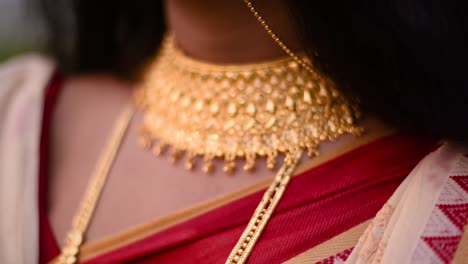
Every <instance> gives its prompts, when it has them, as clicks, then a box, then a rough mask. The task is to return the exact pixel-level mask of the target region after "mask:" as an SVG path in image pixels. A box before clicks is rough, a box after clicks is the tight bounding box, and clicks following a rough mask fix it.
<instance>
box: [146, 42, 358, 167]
mask: <svg viewBox="0 0 468 264" xmlns="http://www.w3.org/2000/svg"><path fill="white" fill-rule="evenodd" d="M137 102H138V105H139V106H140V107H141V109H143V111H144V113H145V116H144V123H143V127H142V134H141V140H142V142H143V144H144V145H145V146H146V147H150V146H153V149H154V152H155V153H156V154H160V153H161V152H162V151H164V149H165V148H166V146H170V147H171V148H172V153H171V157H172V159H173V160H176V159H177V158H179V156H180V155H181V154H182V153H185V155H186V162H185V165H186V168H187V169H191V168H193V167H194V164H195V160H196V158H197V157H201V158H202V159H203V160H204V165H203V170H204V171H205V172H208V171H210V170H211V168H212V166H213V165H212V162H213V159H215V158H220V159H224V160H225V165H224V171H226V172H232V171H233V170H234V168H235V167H236V163H235V162H236V159H245V164H244V166H243V167H244V169H245V170H249V169H253V168H254V166H255V160H256V158H257V157H266V159H267V166H268V168H270V169H274V168H275V162H276V160H277V156H278V155H279V154H283V155H284V156H286V157H291V156H292V155H291V154H293V153H294V152H296V151H297V150H299V149H301V150H307V152H308V153H309V155H310V156H312V155H315V154H317V146H318V145H319V144H320V143H321V142H323V141H327V140H335V139H336V138H338V137H339V136H340V135H343V134H347V133H351V134H358V133H359V132H360V131H361V130H360V128H358V127H357V126H356V125H355V120H356V118H357V117H358V116H359V112H358V111H357V110H356V107H354V106H353V105H352V104H350V103H349V101H347V100H346V99H345V98H344V97H343V96H342V95H341V94H340V93H339V92H338V91H337V90H336V89H335V88H334V87H333V85H332V83H331V82H330V81H328V80H326V79H324V78H322V77H321V76H319V75H318V74H311V72H309V71H307V70H305V69H304V68H303V67H301V66H300V65H299V64H298V63H297V62H296V61H294V60H293V59H291V58H285V59H280V60H275V61H271V62H265V63H258V64H246V65H213V64H208V63H204V62H199V61H195V60H193V59H190V58H188V57H187V56H186V55H184V54H183V52H182V51H181V50H179V49H178V48H177V47H176V45H175V44H174V39H173V37H171V36H168V37H166V39H165V40H164V41H163V44H162V47H161V49H160V51H159V54H158V55H157V57H156V59H155V61H154V63H153V64H152V65H150V67H149V69H148V72H147V74H146V78H145V81H144V82H143V83H142V85H141V87H140V89H139V90H138V93H137ZM156 142H157V143H158V144H155V143H156Z"/></svg>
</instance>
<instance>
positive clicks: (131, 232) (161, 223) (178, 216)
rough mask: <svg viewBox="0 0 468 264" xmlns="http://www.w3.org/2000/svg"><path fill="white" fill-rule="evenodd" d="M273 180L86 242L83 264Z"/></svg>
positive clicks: (344, 149) (342, 150) (330, 156)
mask: <svg viewBox="0 0 468 264" xmlns="http://www.w3.org/2000/svg"><path fill="white" fill-rule="evenodd" d="M392 133H394V131H391V130H386V129H383V130H380V131H376V132H375V133H372V134H369V135H365V136H363V137H361V138H358V139H356V140H354V141H352V142H351V143H349V144H347V145H346V146H344V147H342V148H340V149H338V150H335V151H330V152H328V153H325V154H324V155H321V156H318V157H316V158H314V159H312V160H310V161H309V162H307V163H304V164H303V165H302V166H300V167H299V168H298V169H297V171H296V173H295V174H294V175H295V176H297V175H299V174H301V173H303V172H304V171H307V170H310V169H311V168H313V167H316V166H318V165H320V164H323V163H325V162H327V161H329V160H332V159H334V158H336V157H339V156H341V155H343V154H345V153H347V152H349V151H351V150H353V149H356V148H358V147H360V146H363V145H366V144H368V143H370V142H372V141H374V140H377V139H379V138H383V137H385V136H389V135H390V134H392ZM271 180H272V179H266V180H262V181H260V182H258V183H256V184H254V185H252V186H249V187H247V188H243V189H241V190H238V191H235V192H232V193H229V194H226V195H223V196H221V197H218V198H215V199H212V200H209V201H206V202H202V203H200V204H197V205H194V206H192V207H190V208H186V209H182V210H180V211H177V212H175V213H172V214H169V215H167V216H165V217H162V218H159V219H156V220H154V221H151V222H149V223H146V224H143V225H138V226H136V227H134V228H131V229H128V230H124V231H122V232H119V233H117V234H115V235H112V236H109V237H107V238H103V239H100V240H97V241H92V242H89V243H85V244H84V245H83V246H82V248H81V250H80V261H87V260H90V259H92V258H94V257H96V256H99V255H102V254H106V253H108V252H111V251H113V250H115V249H118V248H120V247H124V246H126V245H129V244H131V243H134V242H136V241H139V240H141V239H144V238H146V237H148V236H151V235H153V234H155V233H158V232H161V231H163V230H165V229H168V228H170V227H173V226H175V225H177V224H180V223H182V222H185V221H188V220H190V219H193V218H195V217H197V216H200V215H202V214H204V213H207V212H209V211H211V210H214V209H216V208H219V207H221V206H224V205H226V204H228V203H231V202H233V201H235V200H238V199H241V198H243V197H246V196H248V195H250V194H253V193H255V192H258V191H261V190H263V189H265V188H267V187H268V185H269V184H270V183H271Z"/></svg>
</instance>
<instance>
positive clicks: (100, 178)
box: [53, 105, 135, 264]
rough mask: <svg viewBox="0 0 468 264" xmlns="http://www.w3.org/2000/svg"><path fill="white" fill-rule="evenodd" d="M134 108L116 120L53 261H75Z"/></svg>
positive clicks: (62, 263) (60, 262)
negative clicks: (60, 249) (61, 246)
mask: <svg viewBox="0 0 468 264" xmlns="http://www.w3.org/2000/svg"><path fill="white" fill-rule="evenodd" d="M134 109H135V108H134V106H133V105H129V106H128V107H126V108H125V110H124V111H123V112H122V114H121V115H120V117H119V119H118V120H117V122H116V125H115V129H114V132H113V134H112V136H111V137H110V140H109V143H108V145H107V147H106V149H105V150H104V152H103V153H102V156H101V158H100V160H99V162H98V163H97V166H96V168H95V171H94V174H93V176H92V177H91V181H90V182H89V183H88V188H87V189H86V193H85V195H84V197H83V200H82V202H81V204H80V207H79V208H78V210H77V213H76V215H75V217H74V218H73V223H72V228H71V230H70V231H69V232H68V233H67V237H66V239H65V245H64V247H63V248H62V251H61V253H60V256H59V257H58V258H57V259H56V260H55V261H53V263H57V264H72V263H76V261H77V258H78V254H79V249H80V247H81V244H82V243H83V241H84V235H85V233H86V230H87V229H88V226H89V223H90V220H91V217H92V215H93V213H94V211H95V209H96V205H97V203H98V200H99V197H100V195H101V193H102V188H103V187H104V184H105V182H106V179H107V176H108V174H109V171H110V169H111V167H112V164H113V163H114V160H115V158H116V156H117V153H118V151H119V148H120V145H121V143H122V141H123V138H124V136H125V133H126V131H127V129H128V126H129V124H130V120H131V119H132V116H133V113H134V112H135V110H134Z"/></svg>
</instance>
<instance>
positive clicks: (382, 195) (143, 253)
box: [39, 76, 434, 264]
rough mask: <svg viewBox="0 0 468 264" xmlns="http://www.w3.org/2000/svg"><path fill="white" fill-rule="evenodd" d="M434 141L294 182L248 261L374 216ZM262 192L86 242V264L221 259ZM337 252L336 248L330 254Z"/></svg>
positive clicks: (397, 140) (365, 153) (50, 95)
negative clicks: (163, 224) (168, 223)
mask: <svg viewBox="0 0 468 264" xmlns="http://www.w3.org/2000/svg"><path fill="white" fill-rule="evenodd" d="M60 88H61V80H60V77H59V76H55V77H54V78H53V79H52V81H51V82H50V84H49V87H48V89H47V91H46V96H45V109H44V118H43V127H42V137H41V146H40V171H39V177H40V184H39V195H40V198H39V203H40V204H39V209H40V263H47V262H48V261H50V260H51V259H53V258H54V257H55V256H57V255H58V254H59V247H58V245H57V243H56V241H55V238H54V235H53V233H52V231H51V228H50V225H49V223H48V220H47V208H46V201H45V197H46V191H47V190H46V186H47V164H48V160H47V145H48V144H47V143H48V135H49V126H50V123H51V122H52V120H51V114H52V112H53V106H54V103H55V101H56V98H57V95H58V93H59V92H60ZM433 147H434V141H433V140H429V139H421V138H414V137H410V136H407V135H401V134H398V135H392V136H387V137H385V138H382V139H379V140H375V141H373V142H371V143H369V144H366V145H364V146H361V147H358V148H356V149H353V150H351V151H349V152H347V153H344V154H342V155H340V156H338V157H336V158H334V159H331V160H328V161H326V162H324V163H322V164H320V165H318V166H316V167H314V168H312V169H308V170H306V171H305V172H302V173H300V174H299V175H297V176H296V177H294V178H293V180H292V181H291V183H290V185H289V187H288V189H287V191H286V192H285V195H284V197H283V199H282V201H281V202H280V203H279V205H278V207H277V209H276V211H275V213H274V214H273V217H272V218H271V220H270V222H269V224H268V225H267V227H266V229H265V231H264V233H263V235H262V236H261V238H260V240H259V241H258V243H257V245H256V247H255V248H254V250H253V252H252V254H251V256H250V258H249V262H250V263H281V262H284V261H287V260H288V259H291V258H293V257H295V256H297V255H299V254H301V253H302V252H304V251H306V250H308V249H311V248H313V247H315V246H317V245H319V244H321V243H322V242H324V241H326V240H328V239H331V238H333V237H335V236H337V235H339V234H341V233H343V232H345V231H347V230H349V229H351V228H353V227H355V226H357V225H359V224H361V223H363V222H365V221H367V220H369V219H371V218H373V217H374V216H375V214H376V213H377V211H378V210H379V209H380V208H381V207H382V206H383V204H384V203H385V202H386V201H387V200H388V198H389V197H390V196H391V194H392V193H393V192H394V191H395V189H396V188H397V187H398V186H399V185H400V183H401V182H402V181H403V179H404V178H405V177H406V176H407V175H408V174H409V173H410V171H411V170H412V169H413V168H414V167H415V166H416V164H417V163H418V162H419V161H420V160H421V159H422V158H423V157H424V156H425V155H426V154H427V153H429V152H430V150H431V149H432V148H433ZM262 195H263V190H260V191H256V192H254V193H251V194H248V195H246V196H243V197H241V198H239V199H236V200H234V201H231V202H229V203H225V204H223V205H221V206H219V207H217V208H215V209H213V210H209V211H208V212H205V213H203V214H200V215H198V216H195V217H191V218H189V219H187V220H186V221H183V222H181V223H179V224H177V225H172V226H169V227H168V228H164V229H162V230H159V229H158V228H156V227H155V226H156V224H154V225H153V224H152V223H149V224H146V225H145V226H143V227H141V228H137V229H134V230H130V231H128V232H123V233H122V234H117V235H115V236H113V237H112V238H109V239H106V240H103V241H98V242H95V243H92V245H85V246H84V247H85V248H86V250H85V249H84V250H83V255H82V259H81V261H82V262H83V263H89V264H91V263H93V264H94V263H224V261H225V259H226V258H227V256H228V255H229V253H230V250H231V249H232V247H233V246H234V244H235V243H236V241H237V239H238V238H239V236H240V235H241V233H242V231H243V229H244V228H245V226H246V224H247V222H248V220H249V219H250V217H251V214H252V213H253V211H254V209H255V208H256V206H257V204H258V202H259V201H260V199H261V197H262ZM156 222H157V221H155V223H156ZM334 253H339V252H334Z"/></svg>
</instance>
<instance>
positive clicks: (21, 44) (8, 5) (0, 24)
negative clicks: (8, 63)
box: [0, 0, 44, 62]
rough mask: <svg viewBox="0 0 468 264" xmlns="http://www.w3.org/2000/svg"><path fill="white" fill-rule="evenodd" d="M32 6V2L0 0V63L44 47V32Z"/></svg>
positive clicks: (26, 0)
mask: <svg viewBox="0 0 468 264" xmlns="http://www.w3.org/2000/svg"><path fill="white" fill-rule="evenodd" d="M33 4H34V1H33V0H0V62H2V61H4V60H6V59H8V58H10V57H12V56H14V55H17V54H19V53H24V52H30V51H35V50H40V49H41V48H42V47H43V46H44V45H43V44H44V30H43V27H42V26H41V23H40V19H39V18H38V16H37V12H36V10H35V7H34V6H33Z"/></svg>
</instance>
